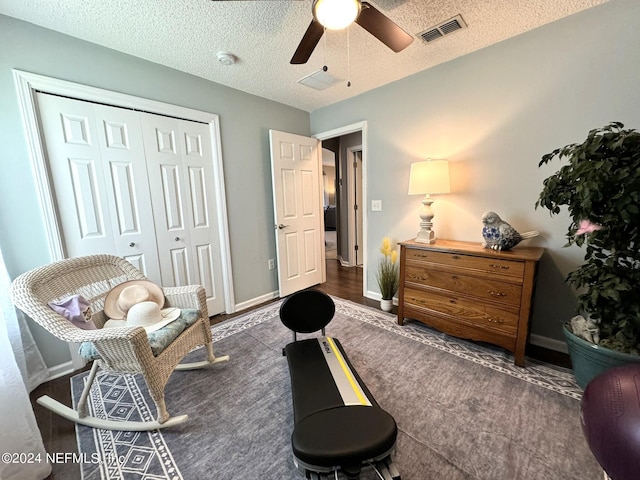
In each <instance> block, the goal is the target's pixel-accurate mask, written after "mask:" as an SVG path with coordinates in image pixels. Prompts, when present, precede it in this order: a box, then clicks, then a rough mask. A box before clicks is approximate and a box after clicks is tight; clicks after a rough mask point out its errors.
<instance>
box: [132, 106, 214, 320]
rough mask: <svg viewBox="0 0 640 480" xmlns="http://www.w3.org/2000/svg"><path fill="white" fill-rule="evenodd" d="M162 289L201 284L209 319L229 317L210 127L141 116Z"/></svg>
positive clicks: (172, 119)
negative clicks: (225, 311)
mask: <svg viewBox="0 0 640 480" xmlns="http://www.w3.org/2000/svg"><path fill="white" fill-rule="evenodd" d="M141 121H142V131H143V138H144V144H145V151H146V156H147V172H148V176H149V183H150V185H151V186H152V188H151V199H152V204H153V217H154V219H155V225H156V237H157V244H158V253H159V257H160V271H161V275H162V284H163V285H165V286H183V285H192V284H198V285H202V286H204V287H205V290H206V292H207V307H208V309H209V315H214V314H217V313H220V312H223V311H224V309H225V304H224V286H223V281H222V255H221V248H220V245H219V240H218V239H219V235H218V231H217V225H218V221H217V216H216V211H217V210H216V205H215V191H214V188H215V187H214V179H213V163H212V160H211V159H212V145H211V141H210V138H209V131H208V129H209V126H208V125H206V124H202V123H198V122H191V121H187V120H178V119H175V118H170V117H164V116H159V115H152V114H148V113H143V114H141Z"/></svg>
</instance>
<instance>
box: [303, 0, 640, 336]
mask: <svg viewBox="0 0 640 480" xmlns="http://www.w3.org/2000/svg"><path fill="white" fill-rule="evenodd" d="M639 23H640V2H638V1H637V0H611V1H610V2H609V3H607V4H605V5H602V6H599V7H595V8H592V9H590V10H587V11H584V12H582V13H578V14H576V15H574V16H571V17H568V18H566V19H563V20H560V21H558V22H555V23H553V24H550V25H547V26H543V27H541V28H538V29H536V30H534V31H531V32H529V33H526V34H523V35H520V36H518V37H516V38H513V39H510V40H507V41H504V42H501V43H499V44H496V45H494V46H491V47H488V48H485V49H483V50H480V51H478V52H475V53H472V54H469V55H467V56H465V57H461V58H459V59H457V60H454V61H451V62H448V63H446V64H442V65H440V66H437V67H435V68H432V69H429V70H427V71H424V72H421V73H418V74H416V75H413V76H411V77H409V78H406V79H403V80H400V81H397V82H395V83H392V84H389V85H386V86H384V87H381V88H378V89H376V90H373V91H370V92H368V93H365V94H362V95H359V96H358V97H355V98H352V99H350V100H347V101H344V102H341V103H338V104H334V105H332V106H329V107H326V108H322V109H319V110H316V111H314V112H312V113H311V130H312V132H313V133H318V132H324V131H329V130H331V129H334V128H338V127H340V126H344V125H350V124H352V123H355V122H359V121H362V120H363V119H364V120H366V121H367V122H368V158H367V162H368V164H367V175H368V177H367V178H366V181H367V188H368V199H367V201H366V202H365V203H366V204H367V208H368V209H370V200H371V199H381V200H382V205H383V211H382V212H371V211H370V210H368V227H369V228H368V238H367V244H368V246H369V252H368V267H369V268H368V279H367V281H368V287H369V290H371V291H373V292H376V291H377V285H376V283H375V277H374V273H375V264H376V262H377V259H378V256H379V254H378V252H377V249H376V248H375V247H376V246H377V245H378V244H379V243H380V241H381V239H382V238H383V237H384V236H391V237H392V238H394V239H396V240H406V239H409V238H412V237H415V233H416V231H417V230H418V228H419V219H418V211H419V208H420V198H419V197H414V196H412V197H409V196H408V195H407V188H408V178H409V166H410V164H411V163H412V162H415V161H420V160H423V159H425V158H427V157H432V158H448V159H449V160H450V162H451V178H452V180H451V182H452V193H451V194H449V195H442V196H438V198H437V200H436V203H435V204H434V210H435V212H436V216H435V219H434V223H435V230H436V232H437V233H438V234H439V236H441V237H442V238H451V239H458V240H470V241H480V240H481V234H480V232H481V223H480V217H481V215H482V213H483V212H484V211H486V210H495V211H496V212H498V213H499V214H500V215H501V216H502V217H503V218H504V219H506V220H507V221H509V222H510V223H511V224H512V225H514V226H515V227H516V228H517V229H519V230H520V231H525V230H531V229H537V230H539V231H540V232H541V233H542V235H541V236H540V237H539V238H537V239H535V240H528V241H527V242H528V244H529V245H541V246H544V247H546V249H547V253H546V255H545V257H544V259H543V261H542V264H541V268H540V275H539V278H538V286H537V287H538V288H537V294H536V298H535V304H534V309H535V310H534V318H533V323H532V333H534V334H536V335H541V336H545V337H552V338H556V339H559V340H560V339H561V330H560V326H561V322H562V321H565V320H566V319H567V318H568V317H569V315H571V314H572V313H573V310H574V306H575V296H574V294H573V293H572V292H571V291H570V290H569V289H568V288H567V287H566V285H565V284H564V277H565V275H566V273H568V272H569V271H570V270H572V269H573V268H575V267H576V266H577V265H578V264H579V262H580V261H581V259H582V257H583V255H584V252H583V251H582V250H581V249H579V248H578V247H575V248H563V247H562V246H563V245H564V244H565V241H566V239H565V233H566V231H567V227H568V216H566V215H565V214H563V215H560V216H558V217H554V218H550V216H549V214H548V213H546V212H545V211H542V210H534V203H535V201H536V199H537V196H538V194H539V192H540V190H541V188H542V181H543V179H544V178H546V177H548V176H549V175H551V174H553V173H554V172H555V171H556V170H557V169H558V167H559V163H557V162H556V163H555V164H554V165H551V166H550V167H549V166H547V167H546V168H538V162H539V160H540V158H541V157H542V155H544V154H545V153H548V152H550V151H552V150H553V149H554V148H556V147H560V146H563V145H566V144H568V143H572V142H581V141H583V140H584V139H585V138H586V135H587V132H588V131H589V130H590V129H592V128H595V127H598V126H602V125H605V124H607V123H608V122H610V121H613V120H618V121H622V122H623V123H624V124H625V125H626V126H627V127H632V128H640V94H639V93H638V85H639V83H640V82H639V80H640V49H639V48H638V46H639V45H640V29H639V28H638V24H639ZM470 28H473V25H471V26H470ZM461 34H463V33H461ZM442 41H443V42H446V41H447V40H446V39H444V40H442ZM552 343H553V342H552ZM560 345H562V344H561V343H560V342H558V344H557V345H556V346H560Z"/></svg>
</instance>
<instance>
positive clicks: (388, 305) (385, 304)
mask: <svg viewBox="0 0 640 480" xmlns="http://www.w3.org/2000/svg"><path fill="white" fill-rule="evenodd" d="M392 308H393V300H386V299H384V298H383V299H382V300H380V309H381V310H382V311H384V312H390V311H391V309H392Z"/></svg>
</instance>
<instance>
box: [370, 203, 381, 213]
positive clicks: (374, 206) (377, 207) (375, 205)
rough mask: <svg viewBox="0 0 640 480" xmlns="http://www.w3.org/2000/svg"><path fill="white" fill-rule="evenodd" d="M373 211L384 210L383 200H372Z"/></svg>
mask: <svg viewBox="0 0 640 480" xmlns="http://www.w3.org/2000/svg"><path fill="white" fill-rule="evenodd" d="M371 211H372V212H381V211H382V200H371Z"/></svg>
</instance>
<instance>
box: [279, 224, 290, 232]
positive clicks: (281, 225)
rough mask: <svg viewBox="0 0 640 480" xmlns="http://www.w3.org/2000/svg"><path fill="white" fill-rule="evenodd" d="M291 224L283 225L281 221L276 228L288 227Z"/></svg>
mask: <svg viewBox="0 0 640 480" xmlns="http://www.w3.org/2000/svg"><path fill="white" fill-rule="evenodd" d="M290 226H291V225H283V224H282V223H281V224H280V225H278V229H280V230H282V229H283V228H287V227H290Z"/></svg>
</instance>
